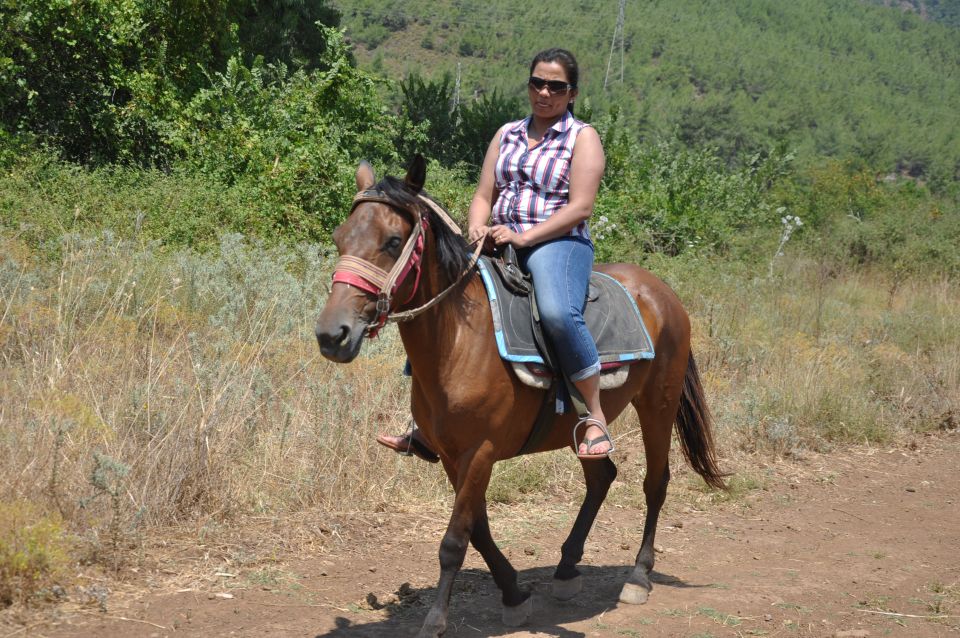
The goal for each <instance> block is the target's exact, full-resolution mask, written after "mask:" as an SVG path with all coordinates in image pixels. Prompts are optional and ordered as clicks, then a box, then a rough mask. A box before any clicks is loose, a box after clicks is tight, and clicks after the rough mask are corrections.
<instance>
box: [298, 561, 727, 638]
mask: <svg viewBox="0 0 960 638" xmlns="http://www.w3.org/2000/svg"><path fill="white" fill-rule="evenodd" d="M553 569H554V568H553V567H537V568H532V569H526V570H523V571H521V572H520V582H521V583H522V584H524V585H526V586H528V587H530V588H531V589H532V590H533V613H532V614H531V616H530V620H529V621H528V622H527V624H526V625H524V626H523V627H518V628H512V627H507V626H505V625H504V624H503V622H502V621H501V617H500V614H501V609H502V607H501V604H500V591H499V590H498V589H497V587H496V585H495V584H494V582H493V579H492V578H491V576H490V574H489V572H487V571H486V570H479V569H464V570H462V571H461V572H460V573H459V574H458V575H457V581H456V584H455V585H454V591H453V595H452V597H451V601H450V614H449V617H448V619H447V631H446V634H445V635H446V636H457V635H463V636H470V637H471V638H473V637H477V638H483V637H486V636H490V637H492V636H508V635H511V634H514V633H517V632H520V631H523V632H529V633H536V634H542V635H545V636H556V637H557V638H584V637H585V636H586V634H585V633H584V632H582V631H572V630H570V629H567V628H565V627H563V626H562V625H570V624H575V623H578V622H583V621H590V620H592V619H598V622H599V617H600V615H601V614H603V613H604V612H606V611H609V610H610V609H613V608H614V607H616V606H617V605H619V604H621V603H619V602H618V597H619V595H620V588H621V587H622V586H623V583H624V581H625V580H626V578H627V576H628V575H629V573H630V569H631V568H630V567H625V566H622V565H616V566H613V565H611V566H581V567H580V571H581V573H582V574H583V591H582V592H580V594H579V595H578V596H576V597H575V598H574V599H572V600H568V601H559V600H556V599H555V598H553V596H551V594H550V581H551V580H552V578H553ZM652 576H653V581H654V589H656V588H657V587H678V588H689V587H710V584H692V583H687V582H684V581H682V580H680V579H679V578H676V577H673V576H670V575H668V574H662V573H659V572H656V571H654V572H653V575H652ZM436 591H437V590H436V588H435V587H424V588H421V589H416V588H413V587H410V586H409V584H408V583H403V584H402V585H400V586H399V587H398V588H397V590H396V592H395V593H394V594H393V595H391V596H390V597H389V598H388V602H386V603H384V602H383V601H379V600H377V599H375V598H373V599H368V603H370V605H371V607H373V608H374V609H378V610H379V611H377V612H371V614H373V613H376V614H378V618H377V619H376V620H371V621H370V622H363V621H359V622H358V621H356V620H351V619H350V618H346V617H344V616H338V617H337V618H336V620H335V622H336V625H337V627H336V629H333V630H331V631H329V632H326V633H324V634H318V635H317V638H373V637H380V636H413V635H415V634H416V633H417V631H419V629H420V626H421V625H422V624H423V620H424V618H426V615H427V612H428V611H429V609H430V605H431V604H432V603H433V601H434V599H435V597H436ZM383 613H386V614H387V617H386V618H382V614H383Z"/></svg>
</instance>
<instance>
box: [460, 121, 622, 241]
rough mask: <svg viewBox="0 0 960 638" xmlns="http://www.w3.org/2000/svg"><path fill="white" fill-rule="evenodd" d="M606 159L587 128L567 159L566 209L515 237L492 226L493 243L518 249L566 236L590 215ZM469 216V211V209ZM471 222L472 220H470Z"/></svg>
mask: <svg viewBox="0 0 960 638" xmlns="http://www.w3.org/2000/svg"><path fill="white" fill-rule="evenodd" d="M605 163H606V159H605V158H604V156H603V144H601V142H600V135H598V134H597V131H596V130H595V129H594V128H593V127H591V126H587V127H585V128H583V129H582V130H581V131H580V132H579V134H578V135H577V143H576V144H575V145H574V147H573V157H572V158H571V159H570V191H569V200H568V201H567V205H566V206H564V207H563V208H561V209H560V210H558V211H557V212H555V213H554V214H553V215H550V217H548V218H547V219H545V220H544V221H542V222H540V223H539V224H537V225H536V226H534V227H533V228H530V229H528V230H525V231H524V232H522V233H515V232H513V231H512V230H510V229H509V228H507V227H506V226H494V228H493V229H492V234H493V239H494V241H495V242H496V243H497V244H498V245H499V244H513V245H514V246H516V247H517V248H525V247H527V246H534V245H536V244H539V243H541V242H544V241H547V240H548V239H553V238H554V237H560V236H562V235H566V234H567V233H569V232H570V231H571V230H572V229H573V228H575V227H576V226H577V224H579V223H580V222H582V221H584V220H586V219H589V218H590V215H592V214H593V204H594V202H595V201H596V199H597V191H598V190H599V189H600V179H601V178H602V177H603V168H604V165H605ZM471 214H472V208H471ZM471 220H472V217H471Z"/></svg>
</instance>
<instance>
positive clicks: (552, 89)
mask: <svg viewBox="0 0 960 638" xmlns="http://www.w3.org/2000/svg"><path fill="white" fill-rule="evenodd" d="M527 86H529V87H530V88H531V89H533V90H534V91H537V92H539V91H542V90H543V87H547V91H548V92H549V93H550V95H559V94H561V93H566V92H567V91H569V90H570V89H575V88H577V87H575V86H573V85H572V84H567V83H566V82H564V81H563V80H544V79H543V78H538V77H537V76H535V75H531V76H530V79H529V80H527Z"/></svg>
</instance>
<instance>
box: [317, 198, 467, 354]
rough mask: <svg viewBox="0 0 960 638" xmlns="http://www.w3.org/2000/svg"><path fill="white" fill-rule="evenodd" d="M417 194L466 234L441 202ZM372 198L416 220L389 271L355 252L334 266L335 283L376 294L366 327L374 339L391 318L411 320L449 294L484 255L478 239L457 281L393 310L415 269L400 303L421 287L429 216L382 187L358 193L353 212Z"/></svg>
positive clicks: (451, 227)
mask: <svg viewBox="0 0 960 638" xmlns="http://www.w3.org/2000/svg"><path fill="white" fill-rule="evenodd" d="M417 197H418V199H419V200H420V201H422V202H424V203H425V204H426V205H427V206H428V207H429V208H430V210H431V211H433V212H434V214H436V215H437V216H438V217H439V218H440V219H441V220H442V221H443V222H444V223H445V224H446V225H447V226H449V227H450V229H451V230H453V232H455V233H456V234H458V235H462V234H463V233H462V231H461V230H460V227H459V226H457V224H456V222H454V221H453V219H451V218H450V215H448V214H447V212H446V211H445V210H443V208H441V207H440V205H439V204H437V203H436V202H434V201H433V200H432V199H430V198H429V197H425V196H424V195H422V194H419V193H418V194H417ZM368 202H374V203H379V204H386V205H387V206H390V207H391V208H393V209H396V210H400V211H404V212H406V213H408V214H410V215H411V216H412V217H413V220H414V222H413V230H412V231H411V233H410V237H409V238H407V243H406V244H405V245H404V247H403V250H402V251H401V252H400V256H399V257H398V258H397V261H396V263H395V264H394V265H393V268H391V269H390V271H389V272H387V271H385V270H383V269H382V268H380V267H379V266H377V265H376V264H374V263H372V262H370V261H367V260H366V259H362V258H360V257H354V256H353V255H341V256H340V259H338V260H337V263H336V265H335V267H334V270H333V281H334V283H336V282H341V283H345V284H347V285H350V286H353V287H355V288H359V289H360V290H363V291H364V292H367V293H370V294H371V295H373V296H374V297H376V299H377V309H376V310H377V314H376V316H375V317H374V319H373V321H371V322H370V323H368V324H367V327H366V329H365V331H364V332H365V334H366V336H368V337H370V338H371V339H372V338H373V337H376V336H377V334H379V332H380V330H381V329H382V328H383V326H384V325H385V324H386V323H387V321H408V320H410V319H413V318H414V317H416V316H417V315H419V314H421V313H422V312H425V311H426V310H428V309H429V308H431V307H433V306H434V305H436V304H437V303H439V302H440V300H441V299H443V298H444V297H446V295H447V294H448V293H449V292H450V291H451V290H453V288H454V287H455V286H456V285H457V284H459V283H460V282H461V281H462V280H463V278H464V277H465V276H466V275H467V273H469V272H470V271H471V270H473V267H474V266H476V265H477V260H478V259H479V258H480V250H481V248H482V247H483V242H482V241H480V242H477V248H476V250H475V251H474V253H473V257H472V258H471V259H470V263H469V264H467V266H466V268H464V270H463V272H461V273H460V276H459V277H457V279H456V281H454V282H453V283H452V284H450V285H449V286H447V288H445V289H444V290H443V291H441V292H440V293H439V294H437V295H436V296H434V297H433V298H432V299H430V300H429V301H427V302H426V303H425V304H423V305H422V306H420V307H418V308H414V309H411V310H406V311H403V312H393V311H392V307H393V295H394V294H395V293H396V291H397V289H398V288H399V287H400V286H401V285H402V284H403V282H404V281H405V280H406V278H407V276H408V275H409V274H410V272H411V271H415V273H416V275H415V278H414V281H413V290H412V291H411V292H410V296H409V297H407V299H406V300H405V301H403V302H402V303H401V304H399V305H400V306H402V305H405V304H408V303H410V301H411V300H412V299H413V297H414V295H416V294H417V288H418V287H419V285H420V276H421V274H422V266H423V251H424V246H425V237H426V230H427V218H426V215H423V214H421V212H420V211H419V210H418V209H416V208H414V209H412V210H408V209H405V208H402V207H401V206H399V205H398V204H397V203H396V202H395V201H393V200H392V199H390V198H389V197H387V195H386V194H385V193H384V192H383V191H381V190H378V189H368V190H364V191H361V192H359V193H357V194H356V195H355V196H354V198H353V205H352V206H351V207H350V214H353V211H355V210H356V209H357V206H359V205H360V204H364V203H368Z"/></svg>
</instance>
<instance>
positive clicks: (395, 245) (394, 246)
mask: <svg viewBox="0 0 960 638" xmlns="http://www.w3.org/2000/svg"><path fill="white" fill-rule="evenodd" d="M402 241H403V240H402V239H401V238H400V237H398V236H396V235H394V236H393V237H391V238H390V239H388V240H387V243H386V244H384V245H383V249H384V250H385V251H387V252H389V253H396V252H397V251H398V250H399V248H400V243H401V242H402Z"/></svg>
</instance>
